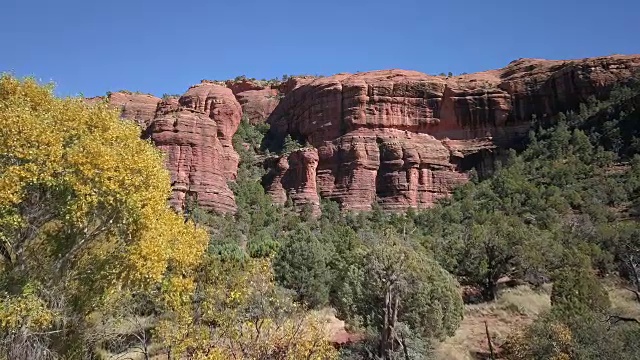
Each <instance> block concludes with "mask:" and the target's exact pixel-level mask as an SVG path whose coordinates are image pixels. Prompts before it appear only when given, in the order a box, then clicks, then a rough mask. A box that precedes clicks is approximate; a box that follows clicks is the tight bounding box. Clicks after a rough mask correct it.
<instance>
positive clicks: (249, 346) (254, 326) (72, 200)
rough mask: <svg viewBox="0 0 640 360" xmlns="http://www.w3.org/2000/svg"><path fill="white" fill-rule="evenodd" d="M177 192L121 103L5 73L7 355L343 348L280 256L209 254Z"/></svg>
mask: <svg viewBox="0 0 640 360" xmlns="http://www.w3.org/2000/svg"><path fill="white" fill-rule="evenodd" d="M170 191H171V189H170V186H169V174H168V172H167V171H166V170H165V168H164V166H163V157H162V154H161V153H160V152H159V151H158V150H157V149H155V148H154V147H153V145H152V144H150V143H149V142H147V141H144V140H141V139H140V129H139V128H138V126H137V125H136V124H134V123H132V122H129V121H126V120H123V119H120V116H119V114H118V112H117V111H116V110H114V109H112V108H111V107H110V106H109V105H108V104H106V103H101V104H96V105H88V104H86V103H85V102H84V101H82V99H73V98H67V99H60V98H56V97H55V96H54V95H53V87H52V86H43V85H40V84H38V82H37V81H35V80H33V79H25V80H20V79H16V78H14V77H12V76H9V75H3V76H1V77H0V360H4V359H12V360H14V359H15V360H23V359H24V360H26V359H29V360H31V359H61V358H64V359H94V358H123V356H124V357H125V358H130V357H131V356H133V355H135V356H142V357H143V358H145V359H149V358H150V357H151V356H152V353H163V355H164V358H169V359H179V358H194V359H229V358H235V359H282V360H285V359H291V360H293V359H312V360H324V359H333V358H335V356H336V351H335V350H334V349H333V347H332V346H330V344H329V343H328V341H327V339H326V336H325V331H324V330H325V329H324V326H323V324H322V323H321V322H320V321H319V319H317V318H314V317H313V316H311V315H310V314H309V313H307V312H306V311H304V309H302V308H300V307H299V306H298V305H297V304H295V303H294V302H293V301H292V300H291V297H290V296H289V294H287V293H285V292H284V291H283V290H282V289H281V288H279V287H278V286H277V285H276V284H275V282H274V281H273V273H272V270H271V264H270V262H269V261H268V260H246V261H239V260H233V261H229V260H227V261H223V260H221V259H219V258H217V257H216V256H215V255H214V254H208V253H207V251H206V250H207V246H208V242H209V238H208V235H207V233H206V232H205V231H204V230H202V229H200V228H199V227H198V226H195V225H194V224H193V223H191V222H186V221H185V220H184V218H183V217H182V216H181V215H179V214H176V213H175V212H173V211H172V210H171V209H170V208H169V207H168V205H167V198H168V196H169V195H170ZM132 339H133V340H132ZM132 352H137V353H138V354H132ZM130 355H131V356H130Z"/></svg>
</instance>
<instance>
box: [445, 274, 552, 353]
mask: <svg viewBox="0 0 640 360" xmlns="http://www.w3.org/2000/svg"><path fill="white" fill-rule="evenodd" d="M548 289H549V288H544V289H541V290H539V291H535V290H532V289H531V288H529V287H527V286H518V287H516V288H512V289H506V290H504V291H503V292H502V293H501V294H500V296H499V297H498V299H497V300H496V301H494V302H490V303H483V304H473V305H466V306H465V317H464V320H463V321H462V324H461V325H460V328H459V329H458V331H456V333H455V335H454V336H453V337H451V338H449V339H447V340H446V341H444V342H443V343H441V344H439V346H438V348H437V356H438V357H437V358H438V359H443V360H473V359H474V357H473V353H475V352H486V351H488V345H487V337H486V331H485V321H486V323H487V325H488V326H489V333H490V334H491V337H492V340H493V343H494V344H496V345H500V344H502V343H503V342H504V341H505V340H506V339H507V338H508V337H509V336H510V335H511V334H512V333H513V332H514V331H515V330H516V329H521V328H522V327H524V326H526V325H528V324H530V323H531V322H533V320H534V319H535V318H536V317H537V316H538V315H539V314H540V313H541V312H543V311H545V310H547V309H549V308H550V307H551V301H550V297H549V291H548Z"/></svg>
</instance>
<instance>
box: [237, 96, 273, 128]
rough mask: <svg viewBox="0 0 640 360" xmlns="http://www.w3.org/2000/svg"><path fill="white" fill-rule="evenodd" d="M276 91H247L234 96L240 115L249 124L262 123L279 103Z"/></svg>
mask: <svg viewBox="0 0 640 360" xmlns="http://www.w3.org/2000/svg"><path fill="white" fill-rule="evenodd" d="M280 97H281V95H280V92H279V91H278V90H277V89H271V88H266V89H260V90H247V91H243V92H240V93H237V94H236V99H238V102H239V103H240V105H241V106H242V114H243V116H244V117H245V118H246V119H247V120H248V121H249V123H251V124H258V123H263V122H265V121H266V120H267V118H268V117H269V115H271V112H272V111H273V110H274V109H275V108H276V106H278V103H279V102H280Z"/></svg>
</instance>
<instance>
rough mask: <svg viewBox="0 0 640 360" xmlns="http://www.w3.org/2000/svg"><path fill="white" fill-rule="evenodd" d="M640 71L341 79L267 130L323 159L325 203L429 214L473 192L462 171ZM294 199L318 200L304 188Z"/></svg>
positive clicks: (307, 96) (292, 98)
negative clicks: (465, 190) (440, 203)
mask: <svg viewBox="0 0 640 360" xmlns="http://www.w3.org/2000/svg"><path fill="white" fill-rule="evenodd" d="M638 69H640V56H611V57H603V58H593V59H585V60H578V61H545V60H532V59H526V60H517V61H514V62H512V63H511V64H509V65H508V66H507V67H505V68H503V69H500V70H492V71H487V72H483V73H477V74H471V75H463V76H455V77H437V76H430V75H426V74H422V73H419V72H415V71H403V70H386V71H374V72H368V73H359V74H355V75H350V74H339V75H335V76H332V77H328V78H319V79H315V80H311V81H304V82H301V83H299V84H296V85H295V86H294V88H293V89H291V92H290V93H289V94H288V95H287V96H286V97H285V98H284V99H283V100H282V101H281V102H280V104H279V105H278V107H277V108H276V109H275V110H274V111H273V113H272V114H271V116H270V117H269V119H268V122H269V123H270V124H271V127H272V130H273V132H274V133H275V134H276V136H279V137H281V138H282V137H284V136H285V135H286V134H291V135H293V136H294V137H295V138H298V139H302V140H305V141H306V142H308V143H309V144H311V145H313V146H314V147H315V148H316V149H317V150H318V155H319V160H318V165H317V186H318V190H319V192H320V195H321V196H323V197H327V198H331V199H335V200H337V201H338V202H340V203H341V204H342V206H343V208H347V209H356V210H367V209H370V208H371V205H372V204H373V203H374V202H378V203H379V204H381V205H382V207H383V208H385V209H405V208H407V207H428V206H431V205H432V204H433V202H434V201H435V200H436V199H438V198H441V197H443V196H447V195H448V194H449V193H450V192H451V190H452V188H453V187H454V186H456V185H457V184H460V183H463V182H465V181H466V179H467V177H466V175H465V173H464V171H465V170H468V169H470V168H471V167H472V166H475V165H476V163H477V162H479V161H482V160H483V159H482V158H483V156H482V153H490V152H491V151H492V150H493V149H494V148H496V147H498V146H502V145H509V144H510V143H512V142H513V140H514V139H516V138H518V137H519V136H520V135H522V134H523V133H525V132H526V131H527V130H528V128H529V121H530V120H531V118H532V116H533V115H536V116H537V117H538V118H542V117H545V116H551V115H554V114H557V113H558V112H560V111H565V110H569V109H574V108H576V107H577V106H578V104H579V103H580V102H583V101H585V100H586V99H587V98H588V97H589V96H591V95H594V96H596V97H602V96H606V95H607V93H608V92H609V91H610V89H611V87H612V85H613V84H615V83H617V82H620V81H623V80H624V79H625V78H628V77H630V76H631V74H632V72H634V71H636V70H638ZM314 166H315V164H314ZM278 171H282V169H278V170H277V171H275V173H278ZM288 171H289V170H286V171H285V173H286V172H288ZM283 179H284V178H283V177H282V178H280V179H279V180H278V176H274V177H273V178H272V179H271V180H272V181H281V182H282V181H283ZM306 183H307V184H311V183H312V182H310V181H307V182H306ZM278 186H279V185H277V184H276V185H273V186H272V185H271V184H269V183H267V188H268V189H271V188H274V189H276V188H278ZM285 189H286V188H285ZM278 191H280V190H278ZM296 191H297V192H303V193H309V192H311V190H309V191H307V190H305V189H304V188H303V187H302V185H301V184H300V185H298V186H297V190H296ZM314 191H315V190H314ZM280 193H281V191H280ZM278 198H279V199H281V198H282V195H281V194H280V195H278ZM292 199H293V198H292Z"/></svg>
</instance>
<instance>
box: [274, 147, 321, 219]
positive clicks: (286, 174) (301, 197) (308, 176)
mask: <svg viewBox="0 0 640 360" xmlns="http://www.w3.org/2000/svg"><path fill="white" fill-rule="evenodd" d="M267 163H268V164H270V165H269V166H268V167H269V170H270V171H269V173H268V174H267V175H266V176H265V179H267V180H266V181H265V183H266V188H265V190H266V191H267V193H268V194H269V195H271V197H272V199H273V200H274V202H275V203H277V204H280V205H283V204H285V203H286V201H287V199H290V200H291V201H292V203H293V204H295V205H297V206H300V207H304V206H305V205H306V206H309V208H310V209H311V212H312V214H314V215H318V214H320V197H319V196H318V192H317V188H316V168H317V166H318V152H317V150H316V149H308V148H307V149H300V150H296V151H292V152H291V153H290V154H288V155H283V156H280V157H275V158H271V159H269V160H267Z"/></svg>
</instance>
